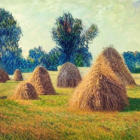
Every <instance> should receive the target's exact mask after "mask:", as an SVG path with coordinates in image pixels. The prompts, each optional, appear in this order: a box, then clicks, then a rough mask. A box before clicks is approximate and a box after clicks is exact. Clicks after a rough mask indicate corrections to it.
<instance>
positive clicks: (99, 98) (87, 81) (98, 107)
mask: <svg viewBox="0 0 140 140" xmlns="http://www.w3.org/2000/svg"><path fill="white" fill-rule="evenodd" d="M102 62H103V60H101V59H97V60H96V62H95V63H94V65H93V66H92V68H91V70H90V72H89V73H88V75H86V77H84V79H83V80H82V81H81V83H80V84H79V85H78V87H77V88H76V90H75V92H74V94H73V96H72V98H71V100H70V103H69V104H70V109H81V110H91V111H93V110H95V111H105V110H108V111H120V110H122V109H123V108H124V107H125V106H126V105H128V104H129V103H128V97H127V94H126V89H125V86H124V85H123V84H122V83H120V82H119V80H118V78H117V77H116V75H115V74H114V72H113V71H112V70H111V68H110V67H109V66H107V65H106V64H105V63H102Z"/></svg>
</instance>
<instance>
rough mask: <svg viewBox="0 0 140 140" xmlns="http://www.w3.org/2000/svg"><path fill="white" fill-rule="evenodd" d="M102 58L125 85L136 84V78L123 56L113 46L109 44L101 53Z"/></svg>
mask: <svg viewBox="0 0 140 140" xmlns="http://www.w3.org/2000/svg"><path fill="white" fill-rule="evenodd" d="M99 57H101V58H102V61H103V63H105V64H106V65H108V66H109V67H110V68H111V69H112V71H113V72H114V73H115V74H116V76H117V77H118V79H119V80H120V81H121V82H122V83H123V84H124V85H125V86H135V85H136V83H135V80H134V79H133V77H132V76H131V73H130V71H129V69H128V67H127V66H126V64H125V62H124V60H123V58H122V57H121V56H120V54H119V53H118V52H117V50H115V49H114V48H113V46H109V47H107V48H106V49H104V51H103V52H102V53H101V54H100V55H99Z"/></svg>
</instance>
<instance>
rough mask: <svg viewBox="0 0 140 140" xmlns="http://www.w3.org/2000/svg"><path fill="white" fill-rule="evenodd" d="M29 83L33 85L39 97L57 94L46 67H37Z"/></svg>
mask: <svg viewBox="0 0 140 140" xmlns="http://www.w3.org/2000/svg"><path fill="white" fill-rule="evenodd" d="M28 81H29V82H30V83H31V84H33V86H34V87H35V89H36V92H37V94H38V95H54V94H56V93H55V90H54V88H53V85H52V82H51V79H50V75H49V73H48V71H47V70H46V69H45V68H44V67H41V66H38V67H36V68H35V70H34V71H33V74H32V76H31V77H30V79H29V80H28Z"/></svg>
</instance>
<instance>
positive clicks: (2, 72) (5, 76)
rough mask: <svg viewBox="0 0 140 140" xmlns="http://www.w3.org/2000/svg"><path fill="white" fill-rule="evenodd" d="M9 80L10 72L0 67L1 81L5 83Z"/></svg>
mask: <svg viewBox="0 0 140 140" xmlns="http://www.w3.org/2000/svg"><path fill="white" fill-rule="evenodd" d="M7 80H10V78H9V76H8V74H7V73H6V72H5V71H4V70H2V69H0V83H5V82H6V81H7Z"/></svg>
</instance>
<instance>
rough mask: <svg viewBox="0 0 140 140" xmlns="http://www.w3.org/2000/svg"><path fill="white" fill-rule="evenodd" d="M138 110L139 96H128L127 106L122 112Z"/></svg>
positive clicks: (139, 106)
mask: <svg viewBox="0 0 140 140" xmlns="http://www.w3.org/2000/svg"><path fill="white" fill-rule="evenodd" d="M129 111H140V98H129V106H128V107H126V108H125V110H124V111H123V112H129Z"/></svg>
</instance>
